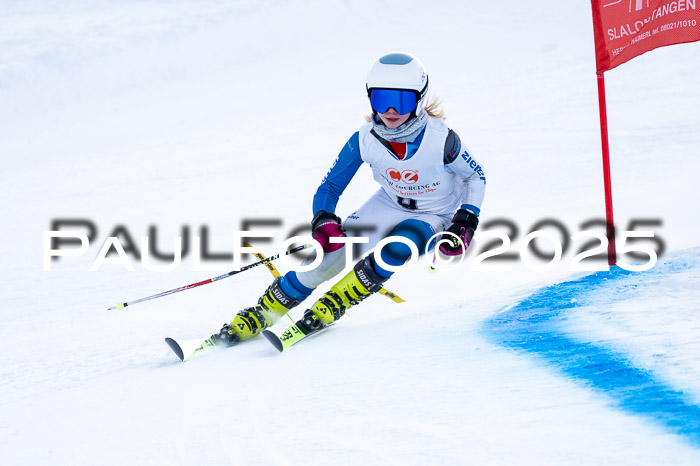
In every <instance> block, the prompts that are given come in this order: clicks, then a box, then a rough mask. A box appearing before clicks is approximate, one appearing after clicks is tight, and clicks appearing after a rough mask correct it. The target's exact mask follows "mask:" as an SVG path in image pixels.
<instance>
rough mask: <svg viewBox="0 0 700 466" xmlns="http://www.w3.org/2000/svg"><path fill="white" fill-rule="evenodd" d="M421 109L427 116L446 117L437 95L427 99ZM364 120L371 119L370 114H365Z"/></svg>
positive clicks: (368, 120)
mask: <svg viewBox="0 0 700 466" xmlns="http://www.w3.org/2000/svg"><path fill="white" fill-rule="evenodd" d="M423 110H425V113H427V114H428V116H431V117H433V118H440V119H442V120H444V119H445V118H447V117H446V116H445V110H444V109H443V108H442V100H440V98H439V97H436V96H431V97H430V100H428V101H427V102H426V104H425V106H424V107H423ZM365 121H366V122H367V123H369V122H370V121H372V117H371V115H365Z"/></svg>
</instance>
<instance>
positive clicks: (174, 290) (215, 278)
mask: <svg viewBox="0 0 700 466" xmlns="http://www.w3.org/2000/svg"><path fill="white" fill-rule="evenodd" d="M312 247H313V245H312V244H303V245H301V246H297V247H296V248H292V249H289V250H288V251H287V252H285V253H284V255H285V256H288V255H290V254H294V253H295V252H299V251H303V250H304V249H308V248H312ZM279 257H280V254H279V253H278V254H275V255H274V256H270V257H268V258H266V259H263V260H261V261H258V262H254V263H252V264H250V265H246V266H245V267H241V268H240V269H238V270H232V271H230V272H227V273H225V274H223V275H219V276H218V277H213V278H208V279H206V280H202V281H201V282H197V283H192V284H190V285H185V286H181V287H179V288H174V289H172V290H168V291H163V292H162V293H158V294H154V295H153V296H146V297H145V298H141V299H137V300H135V301H129V302H126V303H119V302H118V303H117V304H116V305H115V306H112V307H110V308H108V309H107V310H108V311H113V310H114V309H118V310H120V311H121V310H122V309H124V308H125V307H127V306H133V305H134V304H138V303H142V302H144V301H149V300H151V299H156V298H162V297H163V296H168V295H171V294H175V293H179V292H180V291H185V290H189V289H192V288H196V287H198V286H202V285H206V284H208V283H212V282H215V281H218V280H223V279H224V278H228V277H230V276H232V275H236V274H237V273H241V272H245V271H246V270H248V269H252V268H253V267H257V266H258V265H264V264H268V263H269V262H272V261H273V260H276V259H279Z"/></svg>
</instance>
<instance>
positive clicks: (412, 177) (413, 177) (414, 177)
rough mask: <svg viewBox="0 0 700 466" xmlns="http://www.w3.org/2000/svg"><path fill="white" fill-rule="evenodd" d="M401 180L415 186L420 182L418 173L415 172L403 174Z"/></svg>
mask: <svg viewBox="0 0 700 466" xmlns="http://www.w3.org/2000/svg"><path fill="white" fill-rule="evenodd" d="M401 179H402V180H403V182H404V183H407V184H413V183H415V182H416V181H418V172H416V171H415V170H405V171H403V172H401Z"/></svg>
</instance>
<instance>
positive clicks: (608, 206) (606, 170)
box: [598, 71, 617, 266]
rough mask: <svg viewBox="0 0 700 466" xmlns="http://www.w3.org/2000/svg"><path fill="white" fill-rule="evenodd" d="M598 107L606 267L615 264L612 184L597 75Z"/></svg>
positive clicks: (601, 86) (600, 83)
mask: <svg viewBox="0 0 700 466" xmlns="http://www.w3.org/2000/svg"><path fill="white" fill-rule="evenodd" d="M598 105H599V107H600V139H601V142H602V145H603V182H604V184H605V219H606V234H607V237H608V265H611V266H612V265H616V264H617V253H616V251H615V222H614V220H613V204H612V184H611V180H610V148H609V146H608V116H607V112H606V109H605V108H606V106H605V79H604V78H603V72H602V71H601V72H599V73H598Z"/></svg>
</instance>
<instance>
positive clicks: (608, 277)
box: [0, 0, 700, 465]
mask: <svg viewBox="0 0 700 466" xmlns="http://www.w3.org/2000/svg"><path fill="white" fill-rule="evenodd" d="M569 3H572V2H555V1H552V0H546V1H541V2H536V3H533V4H527V3H522V2H513V1H506V2H496V3H494V2H476V4H474V3H466V2H457V1H444V2H437V3H435V4H430V6H427V5H426V4H425V3H424V2H419V1H411V0H409V1H404V2H394V1H381V2H369V1H364V0H362V1H358V2H344V1H337V2H321V1H316V0H312V1H307V2H301V1H281V0H279V1H273V0H269V1H261V2H243V1H239V2H213V1H201V2H189V1H176V2H161V1H133V2H112V1H99V2H83V1H77V0H71V1H67V2H39V1H29V2H22V3H10V2H3V3H0V10H1V11H2V14H1V15H0V156H1V157H2V166H3V170H2V171H1V172H0V182H1V183H2V187H3V192H4V193H5V196H4V199H3V202H2V203H1V206H0V209H1V210H0V214H2V215H1V217H2V218H3V219H4V220H5V222H3V227H4V228H3V233H2V242H1V246H0V255H1V257H2V263H3V265H4V266H5V267H3V271H2V272H0V274H1V275H0V278H1V279H0V300H1V301H0V353H1V354H3V355H5V357H4V358H3V362H2V364H1V365H0V452H1V453H0V457H1V458H2V462H3V464H12V465H20V464H41V463H45V464H94V463H100V464H125V463H132V464H168V465H171V464H183V465H186V464H195V463H201V462H203V461H210V462H212V463H213V464H302V463H303V464H322V463H323V464H328V463H330V464H348V463H351V462H358V461H361V462H363V463H367V464H514V463H517V464H562V463H571V464H601V463H604V464H668V463H676V464H698V462H700V446H699V445H700V442H699V440H698V435H699V434H698V411H697V410H698V409H699V408H698V403H700V400H699V397H700V384H699V382H698V380H700V378H699V377H698V370H699V367H700V366H699V364H700V353H699V352H698V337H697V335H698V331H697V327H698V322H699V321H698V317H697V303H698V296H697V291H695V290H696V288H698V287H697V284H698V250H697V246H698V242H697V234H698V230H699V229H698V225H699V223H700V222H699V221H698V218H697V215H695V212H696V211H697V208H696V204H697V199H698V188H697V184H696V183H695V177H696V173H698V169H699V168H700V161H698V157H696V155H697V153H698V150H700V133H699V132H698V131H697V128H698V126H700V111H699V110H698V106H697V103H698V102H700V90H699V89H698V87H697V85H696V81H697V80H696V76H697V75H698V73H699V72H700V63H699V62H698V60H697V59H696V58H697V53H698V45H697V44H686V45H679V46H674V47H667V48H664V49H663V50H657V51H654V52H650V53H648V54H646V55H644V56H642V57H639V58H637V59H635V60H633V61H631V62H629V63H627V64H625V65H623V66H622V67H620V68H618V69H615V70H613V71H611V72H609V73H607V74H606V84H607V94H608V118H609V124H610V143H611V154H612V170H613V195H614V202H615V213H616V221H617V222H618V228H620V229H625V227H626V226H627V225H628V223H629V222H630V220H634V219H652V220H659V221H660V222H661V226H659V227H656V228H654V229H655V233H656V234H657V237H660V238H661V239H662V240H663V242H664V244H665V248H666V251H667V254H666V255H665V256H663V257H662V258H661V259H660V261H659V263H658V264H657V265H656V266H655V267H654V268H652V270H650V271H649V272H644V273H637V274H627V273H624V272H623V271H619V270H613V271H611V272H610V273H609V274H608V273H606V272H603V273H599V274H593V275H592V276H588V275H587V274H581V273H575V274H573V276H572V272H571V271H569V269H568V265H569V264H570V262H571V259H572V257H573V256H574V253H575V250H576V249H578V248H579V246H580V245H572V246H571V247H569V248H568V250H567V252H566V253H565V254H564V256H563V259H562V261H561V263H560V265H559V266H558V267H556V268H554V269H552V270H550V271H548V272H536V271H532V270H530V269H529V268H528V267H526V266H525V265H524V263H523V262H522V261H519V260H518V261H515V262H512V263H509V264H506V265H510V266H511V270H509V271H476V270H474V254H471V255H470V256H469V260H468V261H467V262H466V263H465V264H463V265H462V266H461V267H460V268H459V269H458V270H457V271H453V272H438V273H437V274H428V273H427V271H426V269H427V265H426V263H425V262H421V264H420V265H419V266H417V267H415V268H414V269H411V270H410V271H407V272H405V273H403V274H401V276H396V277H395V278H393V279H392V280H391V281H390V282H389V283H387V287H388V288H389V289H391V290H392V291H394V292H396V293H397V294H399V295H400V296H402V297H403V298H405V299H406V300H407V303H405V304H402V305H400V306H399V305H395V304H393V303H391V302H389V301H388V300H386V299H385V298H382V297H373V298H371V299H370V300H368V301H366V302H364V303H363V304H362V306H360V307H358V308H357V309H356V310H354V311H351V312H350V315H349V316H348V317H347V318H345V319H344V321H343V322H341V323H340V324H338V325H337V326H335V327H334V328H333V329H331V330H330V331H328V332H325V333H324V334H322V335H319V336H318V337H316V338H313V339H310V340H309V341H307V342H304V343H302V344H300V345H299V346H298V347H295V348H293V350H291V351H290V352H289V353H285V354H282V355H280V354H278V353H277V352H276V351H275V350H274V349H273V348H272V347H270V346H269V345H268V344H267V343H266V342H264V341H252V342H249V343H247V344H245V345H241V346H240V347H238V348H235V349H231V350H227V351H218V352H211V353H210V354H208V355H206V356H202V357H201V358H200V359H199V360H193V361H191V362H188V363H187V364H182V363H180V362H179V361H178V360H177V359H175V358H174V356H173V355H172V353H171V352H170V350H169V349H168V348H167V347H166V346H165V344H164V343H163V341H162V339H163V337H165V336H172V337H175V338H197V337H204V336H208V335H209V334H211V333H213V332H214V331H216V330H218V328H219V327H220V325H221V324H222V323H223V322H226V321H230V320H231V319H232V317H233V315H234V314H235V312H236V311H237V310H239V309H240V308H241V307H243V306H247V305H250V304H251V303H253V302H254V301H255V300H256V299H257V297H258V296H259V294H260V292H261V291H262V290H263V289H264V287H265V286H267V284H268V283H269V280H270V276H269V274H268V273H267V272H266V271H265V270H264V269H262V268H259V269H256V270H255V271H252V270H251V271H250V272H246V273H245V274H241V275H239V276H236V277H234V278H230V279H228V280H224V281H221V282H218V283H215V284H212V285H207V286H204V287H200V288H197V289H195V290H192V291H187V292H184V293H181V294H178V295H176V296H171V297H167V298H162V299H159V300H154V301H150V302H147V303H143V304H139V305H138V306H134V307H133V308H127V309H125V310H124V311H122V312H107V311H106V308H107V307H109V306H111V305H113V304H114V302H115V301H128V300H133V299H137V298H140V297H143V296H147V295H150V294H153V293H156V292H159V291H163V290H166V289H170V288H174V287H176V286H179V285H184V284H187V283H192V282H195V281H198V280H201V279H204V278H208V277H211V276H213V275H216V274H217V273H218V272H217V271H215V270H211V271H194V270H193V267H194V264H193V260H192V255H191V254H189V255H187V256H186V257H185V258H184V259H183V261H182V265H181V266H180V267H179V268H177V269H176V270H173V271H169V272H161V273H157V272H152V271H150V270H147V269H146V268H145V267H144V266H143V265H141V264H140V263H139V262H138V261H136V260H133V262H134V264H133V265H134V269H135V270H134V271H132V272H129V271H127V270H125V268H124V267H123V266H121V265H109V264H106V265H103V266H102V267H101V268H100V269H99V270H98V271H96V272H90V267H91V266H92V264H93V260H94V259H95V257H96V256H97V254H98V253H99V251H100V248H101V247H102V244H103V243H104V241H105V240H106V238H107V236H109V235H110V233H112V232H113V231H114V230H115V228H117V227H119V226H121V227H123V228H122V232H123V231H127V232H128V233H129V234H130V235H131V236H132V237H133V239H134V242H135V244H136V245H138V241H139V238H140V237H142V236H146V235H147V234H148V232H149V226H151V225H153V226H155V227H156V231H155V235H151V236H155V238H156V239H157V242H158V249H159V250H161V251H172V240H173V237H174V236H177V235H180V234H181V233H182V231H183V228H189V231H190V233H191V235H190V236H195V235H198V234H200V228H201V227H207V228H208V234H209V241H210V244H209V247H210V250H211V251H214V252H218V253H224V252H231V249H232V244H233V240H232V235H233V232H234V231H236V230H239V229H241V224H242V222H243V221H244V220H246V219H271V218H274V219H279V220H280V221H281V222H282V225H281V226H280V227H279V228H276V229H275V233H276V236H275V240H274V241H273V242H272V243H269V244H267V245H266V246H265V251H266V253H267V254H272V253H274V252H276V250H277V247H278V246H279V244H280V243H281V241H282V239H283V238H284V237H285V235H287V234H288V233H290V232H291V231H292V230H293V229H294V228H295V227H297V226H299V225H302V224H304V223H306V222H308V220H309V217H310V214H311V212H310V210H311V206H310V201H311V197H312V196H313V193H314V191H315V189H316V187H317V185H318V183H319V181H320V180H321V178H322V177H323V175H324V174H325V172H326V171H327V170H328V168H329V167H330V165H331V163H332V161H333V159H334V157H335V155H336V154H337V152H338V150H339V149H340V148H341V147H342V144H344V142H345V141H346V140H347V138H348V137H349V136H350V135H351V134H352V132H354V131H355V130H356V129H357V128H358V127H359V126H360V125H361V124H362V123H363V119H362V117H363V115H364V114H365V113H367V112H368V110H369V108H368V106H367V101H366V95H365V91H364V75H365V73H366V70H367V69H368V68H369V66H370V64H371V63H372V61H373V60H374V59H375V58H376V57H378V56H379V55H381V54H383V53H385V52H387V51H391V50H397V49H398V50H407V51H410V52H412V53H415V54H416V55H418V56H419V57H421V59H422V60H423V62H424V63H425V64H426V66H427V67H428V71H429V73H430V79H431V90H432V92H433V93H434V94H435V95H438V96H440V97H441V98H442V99H443V101H444V104H445V108H446V111H447V115H448V120H447V122H448V124H449V125H450V127H452V128H454V129H455V130H456V131H457V132H458V133H459V134H460V136H461V137H462V140H463V141H464V142H465V143H466V144H467V145H468V146H469V148H470V149H471V151H473V152H474V153H475V154H476V155H477V156H478V157H479V159H480V160H481V161H483V162H484V164H485V165H486V170H487V176H488V183H489V184H488V190H487V197H486V201H485V204H484V206H483V209H482V210H483V215H482V225H483V224H485V223H486V222H488V221H489V220H493V219H497V218H506V219H510V220H512V221H513V222H515V224H516V225H517V226H518V228H519V232H518V235H517V237H514V238H513V251H516V252H517V250H518V248H519V244H520V241H521V240H522V238H523V237H524V236H525V234H526V233H527V232H528V231H530V230H531V229H532V227H533V225H534V224H535V223H537V222H538V221H540V220H542V219H546V218H555V219H558V220H559V221H561V222H562V223H563V224H564V225H565V227H566V228H567V230H568V232H569V234H574V233H576V232H578V231H580V230H581V229H582V227H581V224H582V223H583V222H586V221H587V220H590V219H594V218H601V217H603V194H602V193H603V189H602V175H601V167H600V165H601V163H600V139H599V132H598V131H599V129H598V113H597V112H598V109H597V94H596V82H595V65H594V57H593V37H592V27H591V26H592V23H591V16H590V7H589V6H588V5H587V4H586V3H585V2H579V3H578V4H573V3H572V4H569ZM375 189H376V187H375V184H374V182H373V181H372V180H371V176H370V173H369V171H368V170H367V169H365V168H363V169H361V171H360V172H359V173H358V176H357V177H356V179H355V180H353V183H352V184H351V186H350V187H349V188H348V190H347V191H346V193H345V195H344V196H343V198H342V199H341V202H340V204H339V207H338V212H339V214H340V215H348V214H349V213H351V212H352V211H353V210H354V209H355V208H356V207H357V206H358V205H359V204H360V203H361V202H362V201H363V200H364V199H365V198H366V197H367V196H368V193H370V192H373V191H374V190H375ZM62 218H63V219H65V218H72V219H87V220H90V221H91V222H93V223H94V224H95V226H96V227H97V237H96V238H95V240H94V241H92V242H91V245H90V248H89V250H88V252H87V254H85V255H83V256H81V257H66V258H61V259H60V260H58V261H54V262H53V263H52V266H51V271H50V272H44V271H43V256H42V253H43V249H42V248H43V234H44V231H45V230H49V229H50V227H51V222H52V220H56V219H62ZM152 240H153V239H152ZM206 265H207V266H210V267H211V266H213V265H216V266H217V267H218V270H221V271H227V270H231V269H232V268H233V267H232V264H231V262H230V261H219V262H216V263H214V262H212V261H209V262H207V263H206ZM280 269H282V270H286V269H285V267H284V266H280ZM553 290H554V291H556V290H564V293H563V296H560V295H553V294H552V293H553ZM323 291H325V290H322V289H319V290H318V293H322V292H323ZM315 296H316V295H315ZM572 300H575V301H572ZM567 303H568V304H567ZM538 309H540V310H541V312H540V311H538ZM300 312H301V310H299V309H297V310H295V313H296V314H295V316H296V315H298V314H299V313H300ZM547 342H549V345H548V343H547ZM560 343H561V345H563V346H557V345H559V344H560ZM552 345H554V346H552ZM582 348H583V349H585V350H586V351H590V352H589V353H583V354H584V355H586V356H581V355H580V354H579V353H578V352H577V350H580V349H582ZM572 352H573V353H572ZM596 364H599V365H598V366H596ZM596 368H599V369H600V370H596ZM626 371H627V372H626ZM608 375H609V377H607V376H608ZM628 379H629V380H628ZM645 390H647V391H645Z"/></svg>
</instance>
